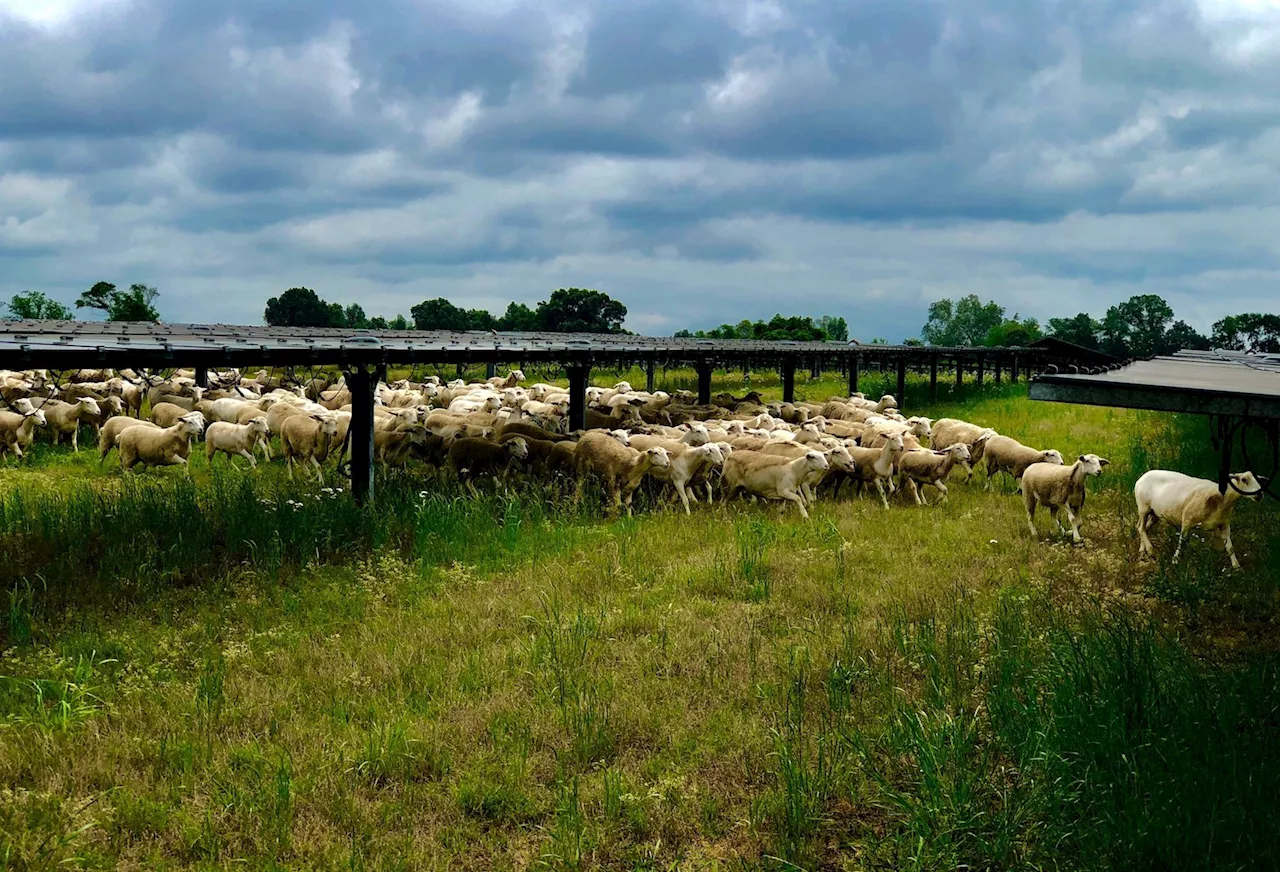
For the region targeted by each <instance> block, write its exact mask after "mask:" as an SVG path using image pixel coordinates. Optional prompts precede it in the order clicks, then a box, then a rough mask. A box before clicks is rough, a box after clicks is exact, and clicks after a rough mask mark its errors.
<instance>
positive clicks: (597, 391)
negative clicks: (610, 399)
mask: <svg viewBox="0 0 1280 872" xmlns="http://www.w3.org/2000/svg"><path fill="white" fill-rule="evenodd" d="M602 396H604V388H596V387H590V388H587V402H588V403H598V402H600V398H601V397H602Z"/></svg>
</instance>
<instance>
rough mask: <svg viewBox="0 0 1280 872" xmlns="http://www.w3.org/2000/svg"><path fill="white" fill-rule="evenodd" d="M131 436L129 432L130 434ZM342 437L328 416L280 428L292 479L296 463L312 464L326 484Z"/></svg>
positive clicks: (288, 421) (294, 419)
mask: <svg viewBox="0 0 1280 872" xmlns="http://www.w3.org/2000/svg"><path fill="white" fill-rule="evenodd" d="M126 432H128V431H126ZM337 433H338V419H337V418H336V417H334V416H333V415H332V414H330V413H328V412H326V413H324V414H321V413H319V412H312V413H310V414H302V415H293V416H291V417H288V418H285V419H284V421H282V422H281V424H280V448H281V450H282V451H283V452H284V459H285V462H286V463H287V464H288V466H289V478H293V461H294V459H295V458H296V459H297V460H298V461H299V462H302V463H305V462H307V461H310V462H311V465H312V466H314V467H315V469H316V478H317V479H318V480H319V482H320V483H321V484H324V470H323V469H322V468H321V466H320V464H322V463H323V462H324V461H325V460H327V459H328V457H329V450H330V448H331V447H332V446H333V444H334V442H335V439H334V437H335V436H336V435H337Z"/></svg>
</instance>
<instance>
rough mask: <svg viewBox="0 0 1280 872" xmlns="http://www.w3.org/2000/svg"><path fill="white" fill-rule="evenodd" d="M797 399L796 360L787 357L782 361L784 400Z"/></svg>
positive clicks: (791, 400)
mask: <svg viewBox="0 0 1280 872" xmlns="http://www.w3.org/2000/svg"><path fill="white" fill-rule="evenodd" d="M795 401H796V361H795V358H792V357H787V358H784V359H783V361H782V402H784V403H794V402H795Z"/></svg>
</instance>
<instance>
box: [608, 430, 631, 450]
mask: <svg viewBox="0 0 1280 872" xmlns="http://www.w3.org/2000/svg"><path fill="white" fill-rule="evenodd" d="M609 435H610V436H612V437H613V438H614V439H617V440H618V442H620V443H622V444H623V445H625V446H627V447H628V448H630V447H631V434H630V433H628V432H627V431H626V430H610V431H609Z"/></svg>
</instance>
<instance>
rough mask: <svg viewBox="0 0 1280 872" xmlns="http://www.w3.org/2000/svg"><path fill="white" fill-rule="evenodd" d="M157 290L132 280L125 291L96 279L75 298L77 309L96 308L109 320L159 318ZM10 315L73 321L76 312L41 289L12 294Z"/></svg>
mask: <svg viewBox="0 0 1280 872" xmlns="http://www.w3.org/2000/svg"><path fill="white" fill-rule="evenodd" d="M159 296H160V291H158V290H156V289H155V288H153V287H151V286H150V285H144V284H132V285H130V286H129V289H128V290H127V291H125V290H121V289H120V288H117V287H116V286H115V285H113V284H112V283H111V282H97V283H95V284H94V285H93V287H91V288H89V290H87V291H85V292H84V293H83V294H81V295H80V296H79V297H78V298H76V308H77V309H99V310H101V311H102V312H103V313H104V314H106V316H107V320H108V321H159V320H160V312H159V311H158V310H157V309H156V307H155V301H156V297H159ZM6 308H7V309H8V312H9V317H10V318H17V319H20V320H24V321H73V320H75V317H76V315H75V312H73V311H72V310H71V309H70V308H68V307H67V306H66V305H64V304H62V303H60V302H58V301H57V300H55V299H53V298H52V297H49V296H47V295H46V294H45V293H44V292H43V291H25V292H23V293H21V294H14V295H13V299H11V300H9V302H8V303H7V304H6Z"/></svg>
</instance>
